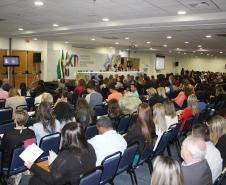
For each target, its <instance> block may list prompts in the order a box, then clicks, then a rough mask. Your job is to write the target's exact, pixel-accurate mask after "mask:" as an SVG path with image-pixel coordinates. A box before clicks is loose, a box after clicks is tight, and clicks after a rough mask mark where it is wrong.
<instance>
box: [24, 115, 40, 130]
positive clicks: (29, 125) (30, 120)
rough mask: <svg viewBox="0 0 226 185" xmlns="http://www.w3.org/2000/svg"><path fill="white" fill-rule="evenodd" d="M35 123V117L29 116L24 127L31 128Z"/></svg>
mask: <svg viewBox="0 0 226 185" xmlns="http://www.w3.org/2000/svg"><path fill="white" fill-rule="evenodd" d="M35 123H37V120H36V117H35V116H30V117H29V118H28V120H27V124H26V127H31V126H33V125H34V124H35Z"/></svg>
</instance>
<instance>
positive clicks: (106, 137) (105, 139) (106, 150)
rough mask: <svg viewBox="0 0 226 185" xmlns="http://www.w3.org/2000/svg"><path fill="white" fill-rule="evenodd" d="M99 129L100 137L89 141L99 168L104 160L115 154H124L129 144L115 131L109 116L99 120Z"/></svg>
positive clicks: (97, 136)
mask: <svg viewBox="0 0 226 185" xmlns="http://www.w3.org/2000/svg"><path fill="white" fill-rule="evenodd" d="M96 126H97V129H98V132H99V135H96V136H95V137H93V138H91V139H89V140H88V142H89V143H90V144H91V145H92V146H93V148H94V150H95V153H96V156H97V161H96V166H99V165H100V164H101V162H102V161H103V159H104V158H105V157H107V156H109V155H111V154H113V153H115V152H118V151H120V152H122V153H123V152H124V150H125V149H126V147H127V143H126V141H125V139H124V138H123V136H121V135H120V134H118V133H117V132H116V131H115V130H113V127H112V122H111V120H110V118H108V117H107V116H102V117H100V119H98V120H97V124H96Z"/></svg>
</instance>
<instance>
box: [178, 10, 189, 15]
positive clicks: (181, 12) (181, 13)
mask: <svg viewBox="0 0 226 185" xmlns="http://www.w3.org/2000/svg"><path fill="white" fill-rule="evenodd" d="M177 14H178V15H185V14H187V12H186V11H184V10H180V11H178V12H177Z"/></svg>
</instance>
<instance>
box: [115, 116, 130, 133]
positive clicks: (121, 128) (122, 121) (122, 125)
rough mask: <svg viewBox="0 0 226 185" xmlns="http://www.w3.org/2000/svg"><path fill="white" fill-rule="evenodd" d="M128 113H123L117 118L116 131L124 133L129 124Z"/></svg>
mask: <svg viewBox="0 0 226 185" xmlns="http://www.w3.org/2000/svg"><path fill="white" fill-rule="evenodd" d="M130 119H131V118H130V115H123V116H121V117H120V118H119V121H118V126H116V131H117V132H118V133H119V134H125V133H126V132H127V130H128V128H129V126H130Z"/></svg>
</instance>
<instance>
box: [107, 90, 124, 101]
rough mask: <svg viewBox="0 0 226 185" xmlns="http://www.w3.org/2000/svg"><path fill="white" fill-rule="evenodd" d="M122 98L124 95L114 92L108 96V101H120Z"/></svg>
mask: <svg viewBox="0 0 226 185" xmlns="http://www.w3.org/2000/svg"><path fill="white" fill-rule="evenodd" d="M121 98H122V93H120V92H118V91H116V90H113V91H112V93H111V94H110V95H109V96H108V99H107V101H110V100H112V99H116V100H120V99H121Z"/></svg>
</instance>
